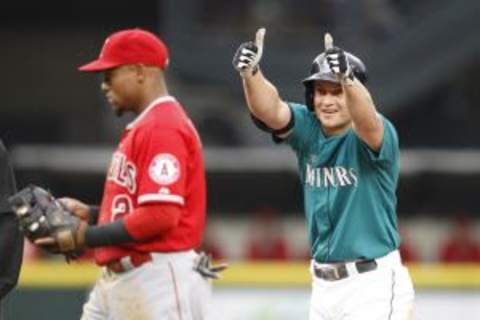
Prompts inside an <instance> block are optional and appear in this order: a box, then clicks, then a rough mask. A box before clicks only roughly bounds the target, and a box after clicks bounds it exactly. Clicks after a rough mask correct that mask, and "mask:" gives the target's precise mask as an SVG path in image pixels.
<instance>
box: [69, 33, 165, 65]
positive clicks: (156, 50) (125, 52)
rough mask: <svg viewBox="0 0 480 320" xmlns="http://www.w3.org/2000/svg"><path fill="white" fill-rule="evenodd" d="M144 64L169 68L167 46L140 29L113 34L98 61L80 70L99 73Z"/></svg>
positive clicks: (105, 44) (107, 40)
mask: <svg viewBox="0 0 480 320" xmlns="http://www.w3.org/2000/svg"><path fill="white" fill-rule="evenodd" d="M137 63H142V64H145V65H150V66H157V67H159V68H161V69H163V70H164V69H165V68H166V67H167V66H168V48H167V46H166V45H165V44H164V43H163V42H162V40H160V38H158V37H157V36H156V35H154V34H153V33H151V32H148V31H146V30H142V29H139V28H135V29H127V30H122V31H118V32H115V33H113V34H112V35H110V36H109V37H108V38H107V39H106V40H105V43H104V44H103V47H102V51H101V52H100V55H99V57H98V59H97V60H94V61H92V62H90V63H87V64H86V65H83V66H81V67H79V68H78V70H80V71H87V72H99V71H104V70H107V69H111V68H115V67H118V66H122V65H126V64H137Z"/></svg>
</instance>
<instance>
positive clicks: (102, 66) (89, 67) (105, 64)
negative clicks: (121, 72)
mask: <svg viewBox="0 0 480 320" xmlns="http://www.w3.org/2000/svg"><path fill="white" fill-rule="evenodd" d="M118 65H119V63H117V62H112V61H103V60H95V61H92V62H90V63H87V64H85V65H83V66H81V67H79V68H78V70H80V71H85V72H100V71H104V70H108V69H112V68H115V67H117V66H118Z"/></svg>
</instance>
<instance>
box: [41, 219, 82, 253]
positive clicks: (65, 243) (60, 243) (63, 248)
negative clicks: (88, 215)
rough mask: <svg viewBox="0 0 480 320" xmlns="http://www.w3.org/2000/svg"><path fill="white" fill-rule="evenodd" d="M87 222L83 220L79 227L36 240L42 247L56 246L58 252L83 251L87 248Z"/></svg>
mask: <svg viewBox="0 0 480 320" xmlns="http://www.w3.org/2000/svg"><path fill="white" fill-rule="evenodd" d="M87 227H88V225H87V223H86V222H85V221H81V222H80V223H79V225H78V228H76V229H74V230H72V229H65V230H61V231H58V232H57V233H55V234H53V235H52V236H50V237H43V238H39V239H37V240H35V242H34V243H35V244H36V245H38V246H40V247H52V246H55V247H56V248H57V250H58V253H69V252H73V251H77V250H78V251H81V250H82V249H84V248H85V233H86V231H87Z"/></svg>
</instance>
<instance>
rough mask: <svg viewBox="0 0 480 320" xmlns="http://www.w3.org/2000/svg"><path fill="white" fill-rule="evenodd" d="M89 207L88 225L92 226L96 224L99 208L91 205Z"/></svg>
mask: <svg viewBox="0 0 480 320" xmlns="http://www.w3.org/2000/svg"><path fill="white" fill-rule="evenodd" d="M88 207H89V214H88V225H90V226H94V225H96V224H97V221H98V216H99V214H100V207H99V206H95V205H91V206H88Z"/></svg>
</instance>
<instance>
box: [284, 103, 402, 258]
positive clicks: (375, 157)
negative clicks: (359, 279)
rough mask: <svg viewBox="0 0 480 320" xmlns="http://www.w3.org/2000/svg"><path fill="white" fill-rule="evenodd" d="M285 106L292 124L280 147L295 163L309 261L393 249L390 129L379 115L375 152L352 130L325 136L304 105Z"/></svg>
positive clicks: (395, 161) (395, 168) (394, 170)
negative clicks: (288, 151) (286, 146)
mask: <svg viewBox="0 0 480 320" xmlns="http://www.w3.org/2000/svg"><path fill="white" fill-rule="evenodd" d="M289 106H290V108H291V110H292V112H293V114H294V117H295V125H294V127H293V129H292V132H291V133H290V135H289V136H288V138H287V139H286V142H287V143H288V144H289V145H290V146H291V147H292V149H293V150H294V151H295V152H296V155H297V159H298V166H299V170H300V179H301V182H302V184H303V191H304V208H305V215H306V220H307V228H308V233H309V241H310V244H311V254H312V256H313V258H314V259H315V260H316V261H317V262H334V261H347V260H354V259H359V258H364V259H373V258H378V257H381V256H384V255H386V254H387V253H389V252H391V251H393V250H395V249H396V248H398V246H399V243H400V237H399V234H398V228H397V215H396V204H397V198H396V188H397V182H398V176H399V171H400V150H399V144H398V136H397V133H396V130H395V128H394V126H393V125H392V124H391V123H390V121H388V120H387V119H386V118H384V117H383V116H382V120H383V123H384V128H385V129H384V137H383V142H382V146H381V148H380V150H379V151H377V152H375V151H372V150H371V149H370V148H369V147H368V146H367V145H366V144H365V143H364V142H363V141H362V140H360V138H359V137H358V136H357V135H356V134H355V132H354V131H353V130H352V129H349V130H348V131H347V132H345V133H344V134H342V135H338V136H332V137H326V136H325V135H324V133H323V130H322V128H321V124H320V121H319V120H318V118H317V117H316V115H315V114H314V113H312V112H310V111H309V110H308V109H307V107H306V106H304V105H300V104H294V103H290V104H289Z"/></svg>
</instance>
